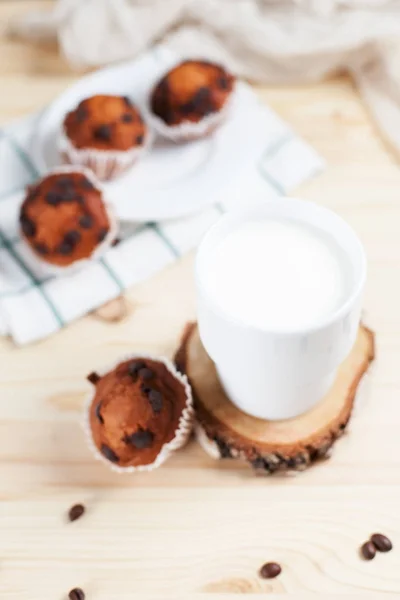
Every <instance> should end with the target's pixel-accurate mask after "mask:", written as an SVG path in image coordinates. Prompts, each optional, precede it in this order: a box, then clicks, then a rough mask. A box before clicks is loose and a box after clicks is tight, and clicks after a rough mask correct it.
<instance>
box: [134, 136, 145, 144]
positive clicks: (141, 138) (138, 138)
mask: <svg viewBox="0 0 400 600" xmlns="http://www.w3.org/2000/svg"><path fill="white" fill-rule="evenodd" d="M143 142H144V135H138V136H137V137H136V144H137V145H138V146H141V145H142V144H143Z"/></svg>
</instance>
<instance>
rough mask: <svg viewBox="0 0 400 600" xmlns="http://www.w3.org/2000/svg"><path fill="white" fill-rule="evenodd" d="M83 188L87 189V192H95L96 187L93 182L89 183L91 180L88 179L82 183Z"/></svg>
mask: <svg viewBox="0 0 400 600" xmlns="http://www.w3.org/2000/svg"><path fill="white" fill-rule="evenodd" d="M81 186H82V187H83V188H84V189H85V190H93V189H94V185H93V183H92V182H91V181H89V179H87V178H86V177H83V178H82V181H81Z"/></svg>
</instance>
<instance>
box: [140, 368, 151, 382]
mask: <svg viewBox="0 0 400 600" xmlns="http://www.w3.org/2000/svg"><path fill="white" fill-rule="evenodd" d="M139 377H140V378H141V379H143V380H144V381H150V379H153V378H154V372H153V371H152V370H151V369H148V368H147V367H143V368H142V369H140V371H139Z"/></svg>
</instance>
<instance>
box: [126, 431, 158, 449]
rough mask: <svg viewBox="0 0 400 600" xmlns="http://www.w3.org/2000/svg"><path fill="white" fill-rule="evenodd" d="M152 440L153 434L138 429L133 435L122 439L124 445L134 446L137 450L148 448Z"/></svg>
mask: <svg viewBox="0 0 400 600" xmlns="http://www.w3.org/2000/svg"><path fill="white" fill-rule="evenodd" d="M153 440H154V434H153V433H152V432H151V431H149V430H148V429H138V430H137V431H135V433H132V434H131V435H127V436H125V437H124V442H125V443H126V444H131V445H132V446H135V448H137V449H138V450H143V449H144V448H150V446H151V445H152V443H153Z"/></svg>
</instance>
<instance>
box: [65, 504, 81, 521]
mask: <svg viewBox="0 0 400 600" xmlns="http://www.w3.org/2000/svg"><path fill="white" fill-rule="evenodd" d="M84 512H85V507H84V506H83V504H74V506H71V508H70V509H69V512H68V518H69V520H70V521H76V520H77V519H80V517H81V516H82V515H83V513H84Z"/></svg>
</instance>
